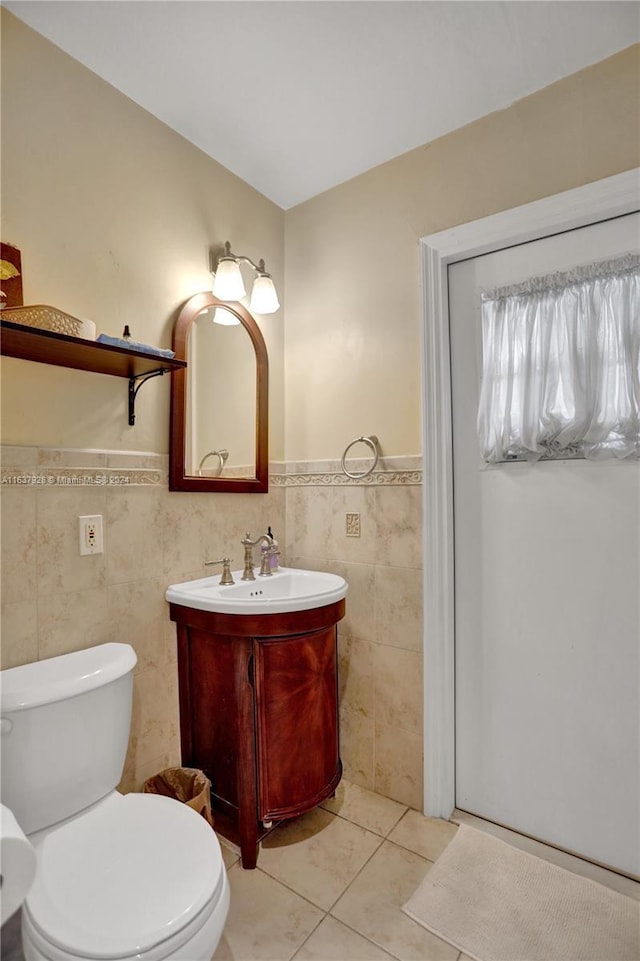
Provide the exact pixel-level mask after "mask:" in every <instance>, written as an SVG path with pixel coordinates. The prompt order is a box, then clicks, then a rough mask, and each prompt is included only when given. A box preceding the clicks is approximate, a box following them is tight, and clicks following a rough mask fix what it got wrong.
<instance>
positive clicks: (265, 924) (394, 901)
mask: <svg viewBox="0 0 640 961" xmlns="http://www.w3.org/2000/svg"><path fill="white" fill-rule="evenodd" d="M456 830H457V828H456V826H455V825H454V824H450V823H448V822H446V821H439V820H435V819H430V818H425V817H423V816H422V815H421V814H418V813H417V812H416V811H412V810H409V809H408V808H406V807H405V806H404V805H402V804H398V803H397V802H395V801H391V800H389V799H388V798H384V797H381V796H380V795H377V794H373V793H372V792H371V791H366V790H364V789H363V788H360V787H357V786H356V785H353V784H349V783H346V782H344V781H343V782H342V783H341V784H340V785H339V787H338V790H337V793H336V797H335V798H332V799H331V800H330V801H326V802H325V803H324V804H323V805H322V806H321V807H319V808H316V809H315V810H313V811H311V812H309V813H308V814H306V815H303V816H302V817H300V818H297V819H296V820H295V821H292V822H289V823H288V824H286V825H283V826H282V827H281V828H278V829H277V830H276V831H274V832H273V834H271V835H270V836H269V837H268V838H267V839H266V840H265V841H264V842H263V845H262V849H261V851H260V854H259V857H258V867H257V868H256V870H255V871H243V870H242V868H241V867H240V863H239V860H238V854H237V852H236V851H235V850H232V849H231V848H230V847H229V846H227V845H226V844H225V842H224V841H223V852H224V856H225V862H226V864H227V869H228V873H229V881H230V884H231V909H230V912H229V918H228V921H227V925H226V928H225V933H224V936H223V938H222V941H221V942H220V945H219V946H218V950H217V951H216V954H215V955H214V961H398V959H399V961H467V959H466V958H465V956H464V955H461V954H460V952H459V951H458V950H457V948H454V947H452V946H451V945H450V944H447V943H446V942H445V941H441V940H440V939H439V938H437V937H435V936H434V935H432V934H430V933H429V932H428V931H426V930H425V929H424V928H423V927H421V926H420V925H419V924H417V923H416V922H415V921H412V920H411V918H409V917H407V916H406V915H405V914H403V912H402V905H403V904H404V903H405V902H406V901H407V900H408V899H409V898H410V896H411V895H412V894H413V892H414V891H415V889H416V888H417V886H418V884H419V883H420V882H421V881H422V879H423V878H424V876H425V874H426V873H427V871H428V870H429V868H430V867H431V865H432V864H433V862H434V861H435V859H436V858H437V857H438V855H440V854H441V853H442V851H443V850H444V849H445V847H446V846H447V844H448V843H449V841H450V840H451V838H452V837H453V835H454V834H455V832H456Z"/></svg>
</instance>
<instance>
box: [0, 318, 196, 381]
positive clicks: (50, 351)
mask: <svg viewBox="0 0 640 961" xmlns="http://www.w3.org/2000/svg"><path fill="white" fill-rule="evenodd" d="M0 330H1V332H2V338H1V340H0V353H2V354H6V356H7V357H19V358H20V359H21V360H33V361H36V362H37V363H39V364H55V365H56V366H58V367H73V368H75V369H76V370H89V371H92V372H93V373H94V374H110V375H111V376H113V377H139V376H140V375H141V374H150V373H152V372H154V371H156V370H159V369H163V370H165V371H169V370H179V369H180V368H181V367H186V366H187V363H186V361H184V360H175V359H174V358H167V357H160V356H158V355H156V354H143V353H142V352H141V351H138V350H126V349H125V348H124V347H112V346H111V344H98V343H97V342H96V341H94V340H84V339H83V338H82V337H69V336H67V334H56V333H54V331H51V330H40V329H39V328H37V327H23V326H22V325H21V324H12V323H11V322H10V321H8V320H0Z"/></svg>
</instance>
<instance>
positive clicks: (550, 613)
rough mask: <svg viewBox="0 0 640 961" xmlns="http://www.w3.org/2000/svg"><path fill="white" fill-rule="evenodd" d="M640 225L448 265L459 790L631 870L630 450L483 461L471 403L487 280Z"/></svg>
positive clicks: (618, 248)
mask: <svg viewBox="0 0 640 961" xmlns="http://www.w3.org/2000/svg"><path fill="white" fill-rule="evenodd" d="M639 243H640V215H639V214H627V215H626V216H624V217H619V218H615V219H613V220H607V221H604V222H600V223H597V224H593V225H590V226H587V227H582V228H579V229H577V230H572V231H569V232H564V233H561V234H556V235H554V236H552V237H547V238H544V239H540V240H535V241H531V242H529V243H527V244H520V245H518V246H517V247H512V248H508V249H506V250H500V251H495V252H493V253H490V254H484V255H482V256H480V257H475V258H470V259H467V260H464V261H461V262H458V263H454V264H451V265H449V268H448V272H449V278H448V286H449V316H450V344H451V379H452V424H453V474H454V483H453V488H454V539H455V544H454V560H455V634H456V638H455V651H456V653H455V660H456V668H455V674H456V807H457V808H458V809H460V810H463V811H467V812H469V813H471V814H475V815H477V816H480V817H484V818H486V819H488V820H491V821H493V822H495V823H498V824H502V825H504V826H506V827H508V828H511V829H513V830H516V831H520V832H522V833H524V834H526V835H527V836H530V837H534V838H537V839H538V840H542V841H545V842H548V843H551V844H554V845H556V846H559V847H561V848H563V849H564V850H568V851H572V852H575V853H576V854H578V855H580V856H583V857H587V858H589V859H590V860H593V861H595V862H596V863H600V864H605V865H607V866H610V867H612V868H614V869H616V870H619V871H623V872H625V873H628V874H632V875H639V874H640V824H639V821H640V791H639V785H638V779H639V770H638V758H639V757H640V730H639V727H640V696H639V693H638V684H637V679H638V666H639V665H638V654H639V651H638V648H639V642H640V624H639V619H638V583H639V574H640V572H639V552H640V551H639V549H640V510H639V508H640V470H639V467H640V465H638V463H637V461H632V462H630V461H627V462H620V461H617V460H616V459H615V458H609V459H607V460H604V461H595V462H594V461H592V460H585V459H570V458H569V456H568V454H565V456H564V458H562V459H557V460H547V461H539V462H534V463H531V462H526V461H519V462H518V461H506V462H501V463H496V464H492V465H491V466H488V465H487V464H486V463H484V462H483V461H482V460H481V458H480V451H479V445H478V438H477V432H476V417H477V411H478V399H479V395H480V380H481V376H480V375H481V369H480V365H481V361H482V353H483V344H482V331H481V325H480V296H481V292H482V291H483V290H487V289H492V288H496V287H504V285H511V284H513V283H516V282H520V281H523V280H525V281H528V280H529V279H530V278H532V277H549V276H550V275H553V274H555V273H556V272H557V271H566V270H571V269H572V268H575V267H577V266H578V265H588V264H592V263H596V262H603V261H613V260H614V259H615V258H618V257H620V256H621V255H624V254H627V253H629V252H632V251H633V252H635V251H636V250H637V248H638V246H639ZM525 286H527V285H525ZM519 289H520V288H519ZM536 304H537V305H538V307H539V305H540V300H536ZM558 320H559V318H558V317H557V315H556V317H555V318H554V325H553V326H554V327H556V326H557V322H558ZM637 320H638V322H639V323H640V318H637Z"/></svg>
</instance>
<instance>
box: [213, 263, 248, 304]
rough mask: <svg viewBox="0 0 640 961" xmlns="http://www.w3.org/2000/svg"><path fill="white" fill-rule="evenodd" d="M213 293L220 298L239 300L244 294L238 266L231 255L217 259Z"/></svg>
mask: <svg viewBox="0 0 640 961" xmlns="http://www.w3.org/2000/svg"><path fill="white" fill-rule="evenodd" d="M213 293H214V294H215V296H216V297H219V298H220V300H240V299H241V298H242V297H244V296H245V294H246V290H245V289H244V283H243V281H242V274H241V273H240V267H239V265H238V264H237V263H236V261H235V260H234V259H233V258H232V257H223V258H222V259H221V260H219V261H218V267H217V270H216V275H215V277H214V280H213Z"/></svg>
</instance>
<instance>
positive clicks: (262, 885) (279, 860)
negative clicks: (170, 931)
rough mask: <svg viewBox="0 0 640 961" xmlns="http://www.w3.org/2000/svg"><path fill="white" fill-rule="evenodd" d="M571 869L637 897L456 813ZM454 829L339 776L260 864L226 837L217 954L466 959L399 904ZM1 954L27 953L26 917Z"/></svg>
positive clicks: (637, 892) (225, 959) (639, 888)
mask: <svg viewBox="0 0 640 961" xmlns="http://www.w3.org/2000/svg"><path fill="white" fill-rule="evenodd" d="M455 816H456V818H458V819H459V820H461V821H462V820H466V821H467V822H468V823H473V824H474V825H475V826H476V827H479V828H480V829H482V830H489V832H490V833H493V834H496V835H497V836H502V837H503V838H504V839H505V840H509V841H510V842H511V843H513V844H515V845H516V846H519V847H523V848H524V849H525V850H531V852H532V853H535V854H538V855H539V856H540V857H547V858H548V859H549V860H551V861H553V862H554V863H557V864H560V866H562V867H566V868H568V869H569V870H574V871H576V872H577V873H579V874H584V875H586V876H588V877H592V878H593V879H594V880H597V881H599V882H600V883H603V884H608V885H609V886H610V887H612V888H614V889H615V890H619V891H620V893H622V894H626V895H628V896H630V897H635V898H638V899H640V885H638V884H636V883H635V882H633V881H630V880H629V879H626V878H621V877H620V876H619V875H613V874H611V873H610V872H608V871H604V870H603V869H601V868H597V867H595V866H594V865H590V864H589V863H588V862H585V861H581V860H580V859H577V858H572V857H571V856H570V855H567V854H564V853H563V852H558V851H555V850H554V849H553V848H548V847H546V846H544V845H540V844H538V843H537V842H532V841H530V840H528V839H526V838H522V837H521V836H520V835H513V834H512V833H511V832H506V831H504V830H503V829H501V828H497V827H496V826H494V825H487V824H486V822H479V821H478V820H477V819H475V818H472V817H471V816H470V815H464V814H462V812H456V815H455ZM456 831H457V827H456V825H455V824H452V823H450V822H448V821H440V820H437V819H433V818H425V817H423V816H422V815H421V814H419V813H418V812H417V811H412V810H410V809H408V808H407V807H405V806H404V805H402V804H398V803H397V802H395V801H391V800H389V799H388V798H384V797H381V796H380V795H378V794H373V793H372V792H371V791H367V790H364V789H363V788H360V787H357V786H356V785H353V784H349V783H347V782H344V781H343V782H342V783H341V784H340V785H339V787H338V790H337V793H336V797H335V798H333V799H331V800H330V801H326V802H325V803H324V804H323V805H322V806H321V807H319V808H316V809H315V810H314V811H311V812H309V814H306V815H304V816H303V817H300V818H298V819H296V820H295V821H291V822H289V823H288V824H285V825H283V826H282V827H281V828H278V829H277V830H276V831H274V832H273V834H271V835H270V836H269V837H268V838H267V839H266V840H265V842H264V843H263V846H262V850H261V851H260V855H259V857H258V867H257V868H256V870H255V871H243V870H242V868H241V867H240V861H239V856H238V852H237V851H236V850H234V849H233V848H232V847H231V846H229V845H228V844H227V843H226V842H225V841H224V840H223V839H222V849H223V854H224V859H225V863H226V865H227V870H228V873H229V881H230V884H231V909H230V912H229V917H228V920H227V924H226V927H225V932H224V935H223V938H222V940H221V942H220V944H219V946H218V950H217V951H216V953H215V955H214V958H213V959H212V961H469V959H468V958H467V957H466V955H464V954H460V952H459V951H458V950H457V948H454V947H452V945H450V944H447V942H446V941H442V940H441V939H440V938H437V937H435V936H434V935H432V934H430V933H429V932H428V931H426V930H425V929H424V928H423V927H421V926H420V925H419V924H417V923H416V922H415V921H412V920H411V918H409V917H407V916H406V915H405V914H404V913H403V912H402V905H403V904H405V902H406V901H408V899H409V898H410V897H411V895H412V894H413V893H414V891H415V889H416V888H417V887H418V885H419V884H420V882H421V881H422V879H423V878H424V876H425V874H426V873H427V871H428V870H429V868H430V867H431V866H432V864H433V862H434V861H435V860H436V859H437V858H438V857H439V856H440V854H442V852H443V851H444V849H445V847H446V846H447V844H448V843H449V841H450V840H451V839H452V838H453V836H454V834H455V832H456ZM1 943H2V961H23V955H22V950H21V946H20V936H19V916H18V915H15V916H14V918H13V919H11V921H9V922H8V923H7V924H6V925H5V926H4V927H3V929H2V938H1Z"/></svg>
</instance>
